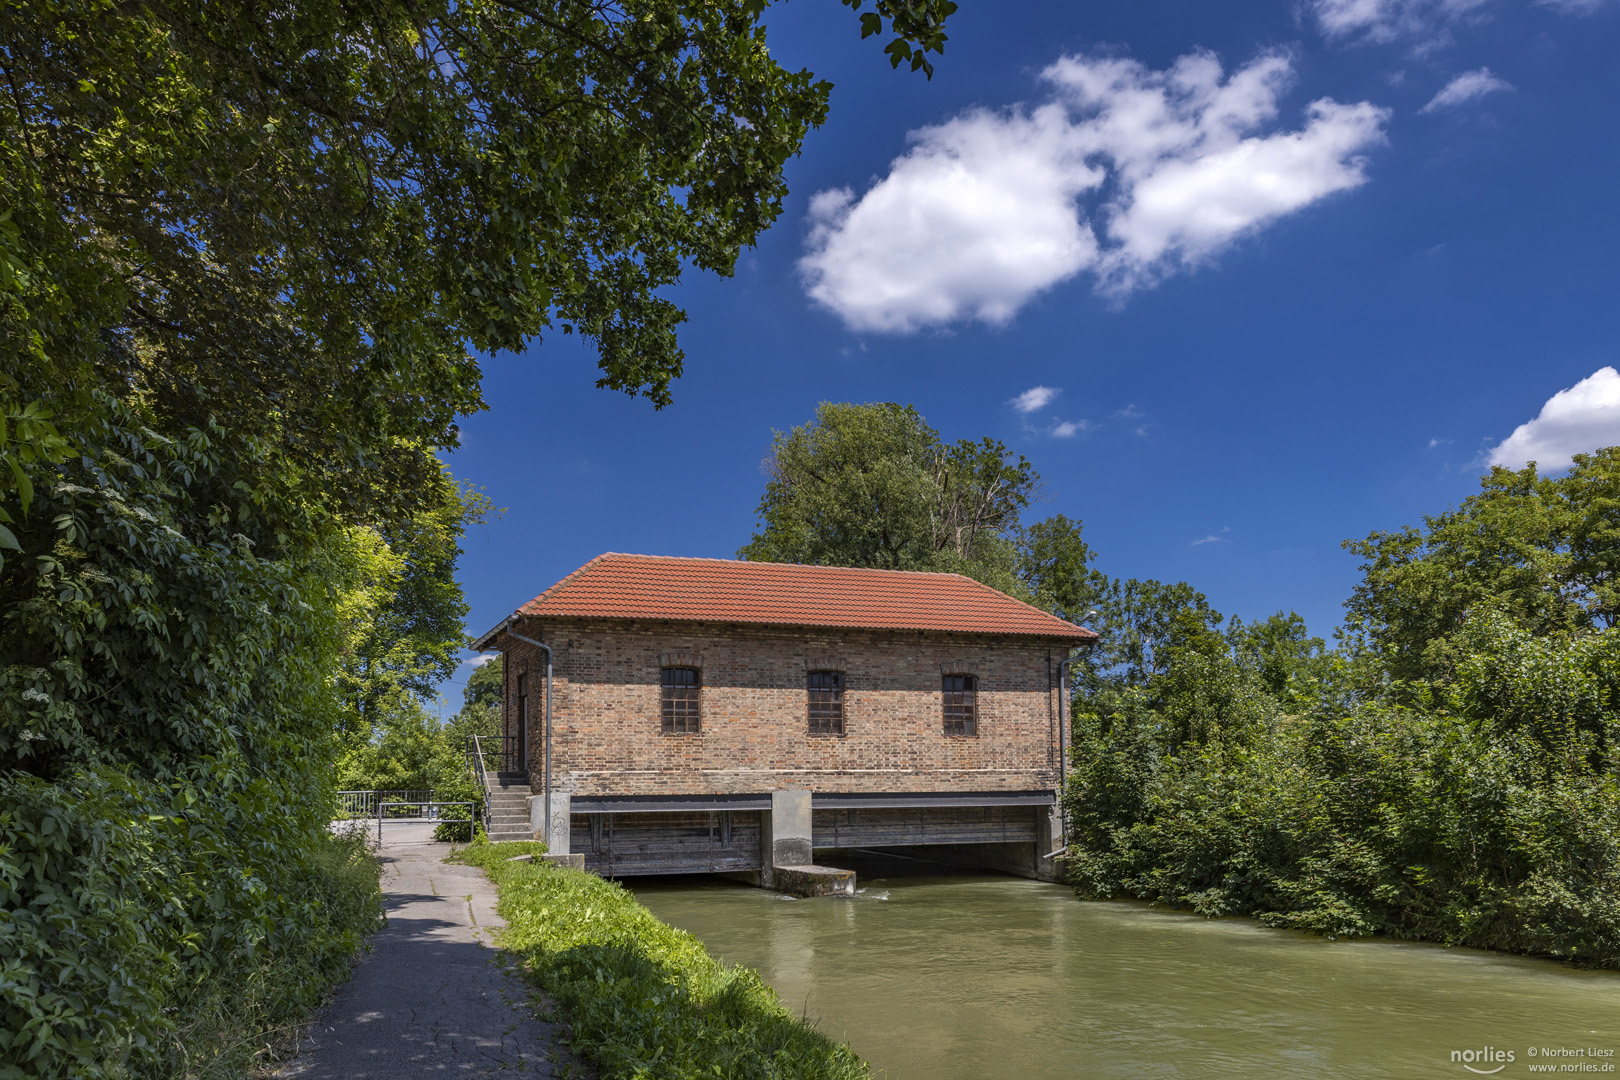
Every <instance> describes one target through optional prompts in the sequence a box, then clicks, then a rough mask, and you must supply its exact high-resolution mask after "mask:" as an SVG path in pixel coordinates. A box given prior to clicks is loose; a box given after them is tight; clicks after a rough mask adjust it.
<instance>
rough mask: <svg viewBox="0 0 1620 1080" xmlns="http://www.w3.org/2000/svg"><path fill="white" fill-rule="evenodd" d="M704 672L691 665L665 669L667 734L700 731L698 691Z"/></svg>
mask: <svg viewBox="0 0 1620 1080" xmlns="http://www.w3.org/2000/svg"><path fill="white" fill-rule="evenodd" d="M702 685H703V678H702V672H700V671H698V669H697V668H690V667H667V668H664V669H663V690H664V693H663V709H662V715H663V721H664V734H665V735H696V734H697V733H698V691H699V689H700V688H701V687H702Z"/></svg>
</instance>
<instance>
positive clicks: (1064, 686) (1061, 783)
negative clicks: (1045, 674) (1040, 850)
mask: <svg viewBox="0 0 1620 1080" xmlns="http://www.w3.org/2000/svg"><path fill="white" fill-rule="evenodd" d="M1073 659H1074V657H1073V656H1065V657H1064V658H1063V660H1062V662H1060V663H1059V664H1058V725H1057V727H1058V792H1057V799H1058V830H1059V840H1060V843H1059V844H1058V849H1057V851H1054V852H1052V854H1053V855H1057V854H1059V853H1061V852H1064V851H1067V850H1068V849H1069V812H1068V810H1067V809H1065V808H1064V805H1063V797H1064V795H1066V794H1067V793H1068V789H1069V784H1068V777H1067V775H1066V774H1067V771H1068V768H1069V752H1068V748H1067V747H1065V746H1064V745H1063V729H1064V728H1065V727H1067V726H1068V722H1069V702H1068V690H1069V663H1070V661H1072V660H1073Z"/></svg>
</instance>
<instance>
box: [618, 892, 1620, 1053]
mask: <svg viewBox="0 0 1620 1080" xmlns="http://www.w3.org/2000/svg"><path fill="white" fill-rule="evenodd" d="M895 865H896V864H884V865H882V866H880V867H879V868H878V871H879V873H880V874H889V875H890V876H874V877H865V878H863V879H862V881H861V892H860V894H859V895H857V896H855V897H854V898H834V897H825V898H819V899H814V900H789V899H785V898H782V897H779V896H777V895H775V894H772V893H768V892H765V891H762V890H759V889H752V888H748V887H746V886H741V885H734V884H731V883H729V882H724V881H717V880H715V879H703V878H686V879H666V880H658V881H654V880H644V881H641V882H630V883H629V884H631V885H632V886H633V887H634V889H635V891H636V894H637V896H638V897H640V899H641V900H642V902H643V903H645V904H647V906H648V907H650V908H651V909H652V910H653V911H654V912H656V913H657V914H658V916H659V917H660V918H662V919H664V920H665V921H666V922H669V923H671V924H673V925H675V926H679V927H681V928H683V929H686V930H689V931H691V932H692V933H694V934H696V935H697V936H698V937H699V938H701V939H702V940H703V941H704V943H705V944H706V945H707V946H708V947H709V950H710V951H711V952H713V953H714V954H715V955H716V956H719V957H720V958H722V959H723V960H725V961H726V962H727V963H736V964H747V965H749V966H751V967H754V968H757V969H758V970H759V971H760V972H761V973H762V974H763V975H764V976H765V979H766V981H767V982H769V983H770V984H771V986H773V987H774V988H775V989H776V991H777V993H778V995H780V997H781V999H782V1001H783V1002H784V1003H785V1004H786V1005H787V1006H788V1007H789V1008H791V1009H793V1010H794V1011H795V1012H802V1013H804V1014H805V1015H807V1016H809V1017H811V1018H812V1019H814V1020H816V1021H817V1022H818V1023H819V1025H820V1027H821V1029H822V1030H823V1031H825V1032H826V1033H828V1034H829V1035H833V1036H835V1037H838V1038H841V1039H843V1040H845V1041H846V1042H848V1043H849V1044H850V1045H851V1046H853V1047H854V1048H855V1050H856V1051H857V1052H859V1053H860V1054H861V1055H862V1056H863V1057H865V1058H866V1059H867V1060H868V1061H870V1062H871V1063H872V1065H873V1069H874V1072H875V1073H876V1074H877V1075H879V1076H882V1077H888V1078H891V1080H956V1078H961V1080H979V1078H1000V1077H1009V1078H1020V1080H1022V1078H1029V1080H1041V1078H1046V1077H1063V1078H1065V1080H1076V1078H1082V1077H1084V1078H1090V1077H1131V1078H1142V1077H1154V1078H1157V1077H1189V1078H1192V1077H1197V1078H1202V1077H1296V1076H1297V1077H1307V1076H1308V1077H1356V1078H1360V1077H1428V1076H1436V1077H1443V1076H1461V1077H1466V1076H1470V1075H1476V1074H1475V1073H1470V1072H1469V1071H1467V1070H1465V1069H1464V1067H1463V1065H1462V1064H1460V1063H1456V1062H1453V1061H1452V1059H1451V1052H1452V1051H1454V1050H1457V1051H1463V1050H1470V1049H1472V1050H1476V1051H1477V1050H1480V1049H1482V1048H1484V1047H1486V1046H1489V1047H1493V1048H1495V1049H1497V1050H1498V1051H1512V1052H1513V1054H1514V1058H1515V1060H1514V1061H1513V1062H1512V1063H1510V1064H1506V1066H1505V1068H1504V1069H1503V1070H1502V1071H1501V1072H1498V1073H1495V1074H1494V1075H1497V1076H1501V1077H1523V1076H1529V1075H1546V1074H1543V1073H1538V1072H1533V1071H1532V1070H1531V1066H1539V1065H1543V1064H1546V1063H1548V1062H1549V1060H1551V1061H1552V1063H1554V1064H1565V1065H1577V1066H1579V1065H1581V1064H1582V1063H1583V1062H1584V1063H1585V1065H1584V1067H1585V1069H1586V1070H1588V1071H1583V1072H1573V1071H1566V1072H1562V1073H1558V1074H1555V1075H1565V1076H1570V1075H1590V1076H1604V1075H1615V1076H1617V1077H1620V1072H1617V1071H1616V1070H1620V974H1616V973H1594V972H1583V971H1574V970H1570V969H1567V968H1564V967H1561V966H1559V965H1556V964H1552V963H1549V962H1545V961H1537V960H1527V959H1521V958H1515V957H1508V956H1498V955H1495V954H1492V953H1486V952H1478V951H1474V950H1467V949H1443V948H1438V947H1434V946H1428V945H1416V944H1409V943H1402V942H1387V941H1338V942H1334V941H1326V940H1323V939H1320V938H1313V937H1307V936H1305V935H1303V934H1298V933H1294V932H1291V931H1279V930H1268V929H1265V928H1264V927H1261V926H1259V925H1257V924H1255V923H1253V922H1251V921H1248V920H1243V919H1221V920H1206V919H1201V918H1197V917H1194V916H1188V915H1183V914H1177V913H1173V912H1166V911H1161V910H1156V909H1154V908H1149V907H1147V906H1145V905H1136V904H1113V903H1084V902H1081V901H1079V900H1076V899H1075V898H1074V895H1073V893H1071V892H1070V891H1069V890H1068V889H1066V888H1063V887H1061V886H1057V885H1046V884H1041V883H1039V882H1030V881H1021V880H1016V879H1012V878H1006V877H997V876H985V875H969V876H964V875H959V874H958V875H953V876H948V877H928V876H896V875H894V874H893V867H894V866H895ZM866 869H867V870H868V871H869V872H870V871H871V870H872V867H866ZM1531 1047H1535V1048H1536V1049H1537V1050H1538V1054H1537V1056H1535V1057H1531V1056H1530V1055H1529V1050H1530V1048H1531ZM1549 1048H1564V1049H1567V1050H1571V1051H1573V1050H1577V1049H1586V1048H1596V1049H1598V1050H1606V1051H1612V1052H1616V1054H1617V1056H1614V1057H1601V1056H1599V1057H1593V1056H1587V1057H1584V1058H1582V1057H1561V1058H1556V1059H1548V1058H1547V1057H1546V1056H1545V1051H1546V1050H1547V1049H1549ZM1499 1064H1502V1062H1501V1061H1500V1060H1498V1061H1492V1062H1489V1063H1487V1062H1485V1061H1481V1060H1479V1059H1478V1058H1475V1059H1474V1068H1476V1069H1478V1070H1480V1072H1481V1073H1483V1072H1485V1071H1486V1070H1491V1069H1495V1068H1496V1067H1497V1065H1499ZM1593 1070H1595V1071H1593Z"/></svg>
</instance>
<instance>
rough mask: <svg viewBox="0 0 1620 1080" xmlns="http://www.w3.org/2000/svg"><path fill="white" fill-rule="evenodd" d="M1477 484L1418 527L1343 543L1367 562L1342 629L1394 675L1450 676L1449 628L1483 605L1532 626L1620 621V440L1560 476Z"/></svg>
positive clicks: (1528, 471) (1531, 471) (1497, 476)
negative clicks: (1474, 491) (1453, 506)
mask: <svg viewBox="0 0 1620 1080" xmlns="http://www.w3.org/2000/svg"><path fill="white" fill-rule="evenodd" d="M1480 488H1481V490H1480V493H1479V494H1478V495H1474V496H1472V497H1471V498H1469V499H1467V500H1465V501H1464V502H1463V504H1462V505H1461V506H1459V507H1457V508H1456V509H1453V510H1448V511H1447V512H1445V513H1443V514H1439V515H1436V516H1434V517H1429V518H1425V519H1424V528H1422V529H1417V528H1410V527H1409V528H1405V529H1400V530H1397V531H1395V532H1375V533H1372V534H1370V535H1369V536H1368V537H1367V538H1366V539H1364V540H1347V541H1345V547H1346V548H1348V549H1349V550H1350V551H1352V552H1354V553H1355V554H1356V555H1359V556H1360V557H1361V558H1362V560H1363V561H1362V565H1361V570H1362V581H1361V583H1360V584H1359V585H1357V586H1356V590H1355V592H1354V593H1353V594H1352V595H1351V597H1350V599H1349V600H1348V601H1347V602H1346V604H1345V607H1346V609H1347V617H1346V619H1345V627H1346V631H1347V633H1348V636H1349V639H1350V641H1351V643H1352V644H1353V645H1355V646H1356V647H1357V648H1358V649H1360V650H1363V651H1368V652H1372V653H1375V654H1376V656H1377V665H1378V670H1379V672H1380V673H1382V674H1384V675H1386V676H1387V678H1388V679H1389V680H1390V681H1392V682H1395V683H1420V682H1445V681H1448V680H1449V679H1450V678H1451V676H1452V674H1453V672H1454V670H1455V666H1456V663H1457V655H1456V651H1455V647H1454V645H1453V642H1452V636H1453V635H1454V634H1455V633H1456V632H1457V631H1458V630H1459V629H1460V628H1461V627H1462V626H1463V624H1464V623H1465V622H1466V621H1467V620H1468V616H1469V614H1470V613H1471V612H1472V611H1473V610H1474V609H1475V608H1476V607H1478V606H1479V605H1480V604H1482V603H1487V602H1488V603H1490V604H1491V605H1493V606H1495V607H1497V608H1498V609H1500V610H1503V611H1506V612H1508V613H1510V614H1511V615H1512V616H1513V618H1514V619H1515V620H1516V621H1518V622H1520V623H1522V624H1523V625H1525V626H1526V627H1527V628H1529V629H1530V630H1531V631H1532V632H1533V633H1536V634H1557V633H1561V632H1564V631H1568V630H1573V629H1579V628H1585V627H1591V626H1603V627H1610V626H1614V625H1616V624H1617V623H1620V578H1617V576H1616V573H1617V571H1620V447H1609V448H1607V449H1603V450H1599V451H1597V452H1595V453H1593V454H1578V455H1576V457H1575V465H1574V467H1573V468H1572V469H1570V471H1569V472H1568V473H1567V474H1566V475H1564V476H1562V477H1548V476H1540V475H1538V474H1537V472H1536V468H1535V465H1534V464H1531V465H1528V466H1526V467H1525V468H1524V469H1522V470H1519V471H1517V472H1515V471H1512V470H1509V469H1502V468H1495V469H1492V470H1491V472H1490V474H1489V475H1487V476H1486V477H1484V478H1483V479H1482V480H1481V481H1480Z"/></svg>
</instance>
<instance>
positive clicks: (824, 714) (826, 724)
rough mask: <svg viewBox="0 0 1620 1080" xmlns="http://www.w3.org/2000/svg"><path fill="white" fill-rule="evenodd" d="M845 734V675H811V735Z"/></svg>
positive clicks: (818, 672) (815, 672) (828, 672)
mask: <svg viewBox="0 0 1620 1080" xmlns="http://www.w3.org/2000/svg"><path fill="white" fill-rule="evenodd" d="M843 733H844V673H843V672H841V671H812V672H811V673H810V734H812V735H842V734H843Z"/></svg>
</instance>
